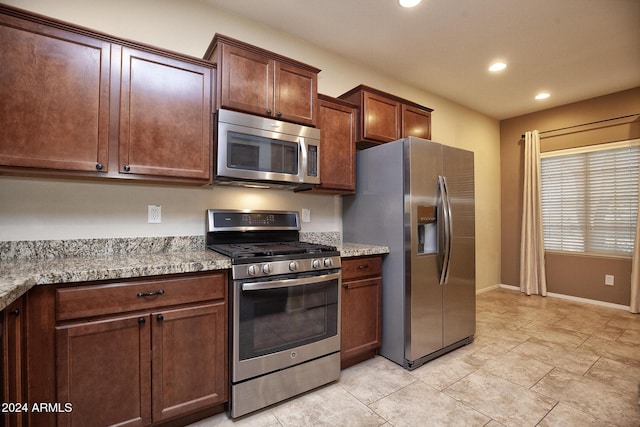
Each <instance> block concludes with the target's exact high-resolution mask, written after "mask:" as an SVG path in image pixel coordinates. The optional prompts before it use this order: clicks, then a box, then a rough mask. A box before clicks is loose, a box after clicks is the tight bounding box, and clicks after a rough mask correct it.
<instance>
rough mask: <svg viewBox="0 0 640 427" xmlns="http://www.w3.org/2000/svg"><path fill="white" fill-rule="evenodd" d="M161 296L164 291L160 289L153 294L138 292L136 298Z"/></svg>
mask: <svg viewBox="0 0 640 427" xmlns="http://www.w3.org/2000/svg"><path fill="white" fill-rule="evenodd" d="M162 294H164V289H160V290H157V291H155V292H149V293H144V292H138V298H143V297H154V296H156V295H162Z"/></svg>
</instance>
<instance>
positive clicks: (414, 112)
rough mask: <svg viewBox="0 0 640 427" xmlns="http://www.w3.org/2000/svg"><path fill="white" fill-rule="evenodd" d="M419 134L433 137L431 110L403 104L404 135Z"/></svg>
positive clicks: (428, 137) (418, 135) (426, 137)
mask: <svg viewBox="0 0 640 427" xmlns="http://www.w3.org/2000/svg"><path fill="white" fill-rule="evenodd" d="M407 136H417V137H418V138H424V139H431V112H430V111H428V110H424V109H422V108H416V107H412V106H410V105H404V104H403V105H402V137H403V138H405V137H407Z"/></svg>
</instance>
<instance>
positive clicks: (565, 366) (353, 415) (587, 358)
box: [193, 289, 640, 427]
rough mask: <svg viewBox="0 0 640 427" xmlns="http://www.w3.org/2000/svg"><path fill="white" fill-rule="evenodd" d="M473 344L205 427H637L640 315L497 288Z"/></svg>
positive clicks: (367, 370)
mask: <svg viewBox="0 0 640 427" xmlns="http://www.w3.org/2000/svg"><path fill="white" fill-rule="evenodd" d="M476 328H477V330H476V338H475V341H474V342H473V343H472V344H470V345H468V346H465V347H463V348H460V349H458V350H455V351H454V352H452V353H449V354H447V355H445V356H442V357H440V358H439V359H436V360H434V361H432V362H430V363H428V364H426V365H424V366H422V367H420V368H418V369H416V370H414V371H406V370H404V369H402V368H401V367H399V366H397V365H395V364H394V363H392V362H390V361H388V360H386V359H384V358H382V357H376V358H374V359H370V360H368V361H366V362H363V363H361V364H359V365H356V366H353V367H351V368H349V369H346V370H344V371H342V375H341V378H340V380H339V381H338V382H336V383H333V384H330V385H327V386H325V387H322V388H320V389H318V390H315V391H312V392H309V393H307V394H304V395H302V396H299V397H297V398H294V399H291V400H289V401H286V402H283V403H280V404H278V405H274V406H272V407H270V408H267V409H264V410H262V411H259V412H257V413H254V414H251V415H249V416H245V417H243V418H240V419H238V420H235V421H231V420H229V419H228V418H227V417H226V415H225V414H219V415H217V416H214V417H211V418H208V419H206V420H203V421H201V422H198V423H196V424H193V427H196V426H197V427H209V426H233V425H238V426H259V427H262V426H264V427H267V426H273V427H290V426H291V427H293V426H296V427H297V426H465V427H466V426H487V427H498V426H517V427H523V426H545V427H548V426H562V427H567V426H580V427H583V426H633V427H638V426H640V406H639V405H638V388H639V381H640V315H637V314H636V315H634V314H631V313H629V312H627V311H624V310H618V309H614V308H606V307H601V306H596V305H591V304H582V303H577V302H572V301H567V300H563V299H558V298H552V297H546V298H543V297H540V296H526V295H524V294H522V293H520V292H518V291H513V290H508V289H496V290H492V291H489V292H485V293H482V294H480V295H478V297H477V325H476Z"/></svg>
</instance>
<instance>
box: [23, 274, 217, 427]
mask: <svg viewBox="0 0 640 427" xmlns="http://www.w3.org/2000/svg"><path fill="white" fill-rule="evenodd" d="M226 287H227V275H226V272H216V273H214V274H187V275H179V276H169V277H166V278H158V279H147V280H135V281H127V282H118V283H107V284H100V283H95V284H86V285H82V286H61V287H54V286H38V287H36V288H34V289H32V291H33V295H32V292H31V291H30V293H29V294H28V296H29V297H32V298H31V299H30V300H28V304H29V303H30V302H31V301H32V302H33V305H32V306H31V307H29V306H28V308H30V309H31V311H29V322H30V325H31V327H32V328H33V329H32V330H31V332H36V331H38V330H39V332H40V334H41V335H40V337H41V338H42V342H43V343H44V344H42V343H37V344H36V343H35V341H37V340H36V338H35V337H32V339H31V340H28V342H27V346H28V347H27V348H29V346H31V347H32V349H33V350H34V352H31V353H30V355H29V357H28V360H29V363H30V365H29V366H35V365H36V364H38V363H39V364H40V365H41V366H40V368H39V371H38V375H34V376H29V377H28V380H27V381H28V383H29V393H30V394H29V399H30V400H33V401H45V402H57V403H59V405H60V411H59V412H58V413H53V414H52V413H48V414H29V415H30V416H33V417H32V419H31V420H30V421H32V422H33V424H32V425H39V426H44V425H48V426H53V425H59V426H71V425H91V426H108V425H118V426H147V425H170V424H171V423H173V424H175V425H181V424H184V423H185V422H186V421H185V420H187V419H188V420H189V422H195V421H196V420H197V419H198V417H197V415H198V414H200V413H203V414H204V413H205V412H206V415H211V414H213V413H216V412H221V411H222V410H223V406H222V405H223V404H224V403H225V402H226V401H227V399H228V398H227V395H228V393H227V386H228V373H227V360H228V359H227V308H226V295H227V290H226ZM38 288H41V289H38ZM127 299H128V300H130V303H126V301H127ZM41 309H43V310H41ZM40 313H43V314H42V316H41V315H40ZM54 349H55V351H53V350H54ZM47 354H50V355H51V357H52V358H53V357H54V356H53V355H54V354H55V360H54V361H50V360H48V358H47V356H46V355H47ZM51 383H53V385H51ZM203 416H204V415H203Z"/></svg>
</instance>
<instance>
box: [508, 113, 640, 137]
mask: <svg viewBox="0 0 640 427" xmlns="http://www.w3.org/2000/svg"><path fill="white" fill-rule="evenodd" d="M634 116H640V113H636V114H629V115H626V116H620V117H613V118H611V119H604V120H597V121H595V122H590V123H583V124H581V125H573V126H567V127H563V128H558V129H550V130H543V131H541V132H538V133H540V134H543V133H548V132H557V131H559V130H567V129H573V128H579V127H582V126H589V125H595V124H598V123H605V122H610V121H612V120H620V119H627V118H629V117H634ZM520 137H521V138H524V133H523V134H522V135H520Z"/></svg>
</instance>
